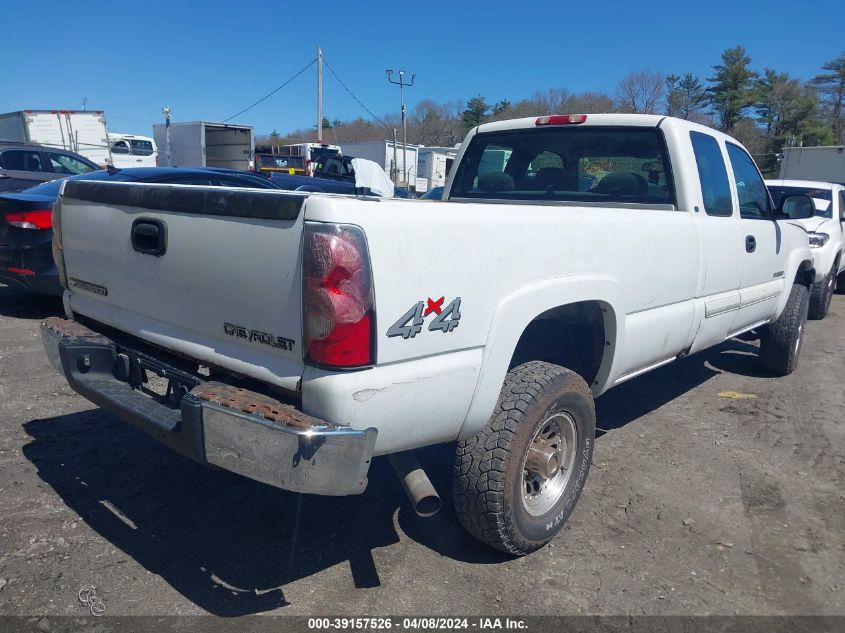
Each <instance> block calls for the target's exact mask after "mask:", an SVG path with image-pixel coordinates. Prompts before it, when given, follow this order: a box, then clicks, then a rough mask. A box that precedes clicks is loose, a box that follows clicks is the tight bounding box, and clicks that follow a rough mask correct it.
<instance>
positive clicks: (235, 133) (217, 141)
mask: <svg viewBox="0 0 845 633" xmlns="http://www.w3.org/2000/svg"><path fill="white" fill-rule="evenodd" d="M153 137H154V138H155V144H156V146H157V147H158V152H159V163H160V164H161V165H169V166H170V167H225V168H227V169H238V170H247V169H251V168H252V166H253V160H254V156H255V140H254V138H253V136H252V126H250V125H227V124H226V123H208V122H207V121H191V122H189V123H171V124H170V149H169V152H168V142H167V126H166V125H165V124H164V123H159V124H157V125H154V126H153ZM168 154H169V155H168Z"/></svg>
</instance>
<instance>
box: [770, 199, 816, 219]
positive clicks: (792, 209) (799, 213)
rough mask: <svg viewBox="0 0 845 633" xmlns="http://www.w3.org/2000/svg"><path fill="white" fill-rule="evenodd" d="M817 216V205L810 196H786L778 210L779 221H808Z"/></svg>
mask: <svg viewBox="0 0 845 633" xmlns="http://www.w3.org/2000/svg"><path fill="white" fill-rule="evenodd" d="M815 214H816V204H815V203H814V202H813V199H812V198H811V197H810V196H805V195H804V194H794V195H791V196H784V197H783V198H781V201H780V208H778V219H781V220H806V219H808V218H811V217H813V216H814V215H815Z"/></svg>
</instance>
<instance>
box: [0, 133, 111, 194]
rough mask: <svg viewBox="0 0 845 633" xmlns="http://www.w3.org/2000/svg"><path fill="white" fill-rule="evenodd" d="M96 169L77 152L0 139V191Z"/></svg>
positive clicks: (29, 185)
mask: <svg viewBox="0 0 845 633" xmlns="http://www.w3.org/2000/svg"><path fill="white" fill-rule="evenodd" d="M98 169H100V167H98V166H97V165H95V164H94V163H92V162H91V161H90V160H88V159H87V158H85V157H84V156H80V155H79V154H75V153H73V152H69V151H67V150H63V149H54V148H52V147H45V146H43V145H30V144H26V143H0V191H19V190H21V189H28V188H29V187H32V186H34V185H37V184H39V183H42V182H47V181H48V180H54V179H56V178H65V177H67V176H73V175H74V174H86V173H89V172H92V171H97V170H98Z"/></svg>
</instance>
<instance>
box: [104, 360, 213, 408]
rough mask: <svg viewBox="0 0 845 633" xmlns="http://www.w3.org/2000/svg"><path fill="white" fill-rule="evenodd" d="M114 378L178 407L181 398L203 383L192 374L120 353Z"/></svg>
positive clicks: (115, 366) (116, 361)
mask: <svg viewBox="0 0 845 633" xmlns="http://www.w3.org/2000/svg"><path fill="white" fill-rule="evenodd" d="M114 375H115V378H117V379H118V380H122V381H124V382H127V383H129V385H130V386H131V387H132V388H133V389H135V390H137V391H142V392H144V393H146V394H147V395H148V396H152V397H154V398H156V399H157V400H160V401H161V402H163V403H164V404H166V405H168V406H170V407H173V408H177V407H179V404H180V403H181V402H182V398H183V397H184V396H185V394H187V393H188V392H189V391H190V390H191V389H193V388H194V387H196V386H197V385H199V384H202V381H201V380H199V379H198V378H195V377H193V376H190V375H189V374H185V373H182V372H180V371H176V370H174V369H172V368H170V367H165V366H164V365H161V364H159V363H156V362H154V361H152V360H150V359H148V358H144V357H142V356H137V355H135V354H129V353H126V352H118V353H117V354H116V356H115V365H114Z"/></svg>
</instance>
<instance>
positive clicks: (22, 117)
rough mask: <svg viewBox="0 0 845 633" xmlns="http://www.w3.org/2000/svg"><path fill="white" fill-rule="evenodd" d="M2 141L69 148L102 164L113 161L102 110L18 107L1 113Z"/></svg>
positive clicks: (0, 134)
mask: <svg viewBox="0 0 845 633" xmlns="http://www.w3.org/2000/svg"><path fill="white" fill-rule="evenodd" d="M0 140H6V141H18V142H22V143H38V144H39V145H44V146H46V147H56V148H59V149H66V150H70V151H72V152H76V153H77V154H81V155H82V156H84V157H85V158H87V159H88V160H90V161H93V162H95V163H97V164H98V165H101V166H105V165H106V164H107V163H109V162H110V161H111V154H110V151H109V135H108V132H107V131H106V117H105V116H104V114H103V113H102V112H101V111H95V110H19V111H17V112H7V113H6V114H0Z"/></svg>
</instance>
